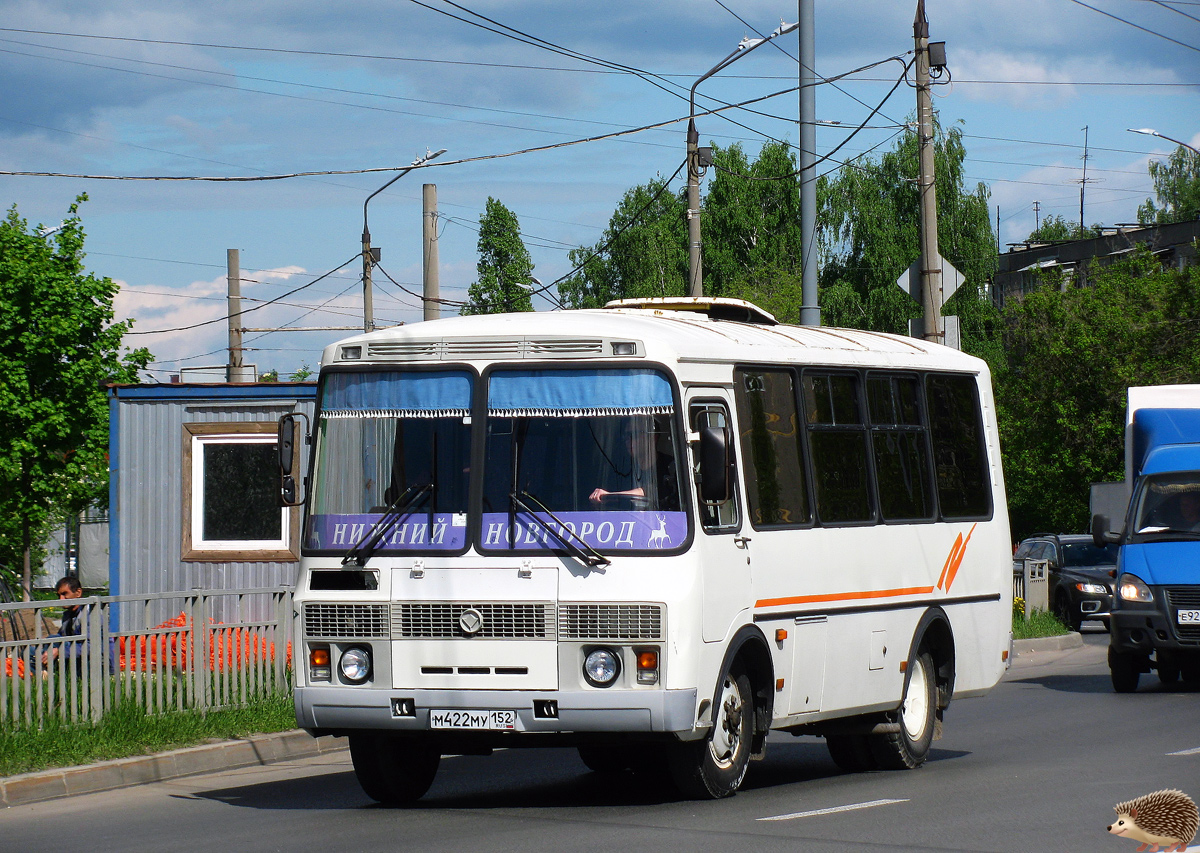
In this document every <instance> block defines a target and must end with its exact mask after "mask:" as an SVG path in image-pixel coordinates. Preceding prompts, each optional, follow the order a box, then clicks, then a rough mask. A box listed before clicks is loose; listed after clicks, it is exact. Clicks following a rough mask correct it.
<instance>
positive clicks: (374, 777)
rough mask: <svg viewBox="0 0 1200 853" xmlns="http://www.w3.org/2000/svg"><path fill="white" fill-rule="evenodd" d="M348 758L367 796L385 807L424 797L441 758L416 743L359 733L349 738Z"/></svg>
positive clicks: (382, 735)
mask: <svg viewBox="0 0 1200 853" xmlns="http://www.w3.org/2000/svg"><path fill="white" fill-rule="evenodd" d="M350 759H351V761H352V762H353V763H354V775H355V776H356V777H358V784H359V785H361V786H362V789H363V792H364V793H365V794H366V795H367V796H368V797H370V798H371V799H372V800H375V801H376V802H378V803H383V804H384V805H386V806H401V805H405V804H407V803H411V802H414V801H416V800H419V799H421V797H423V796H424V795H425V792H426V791H428V790H429V786H430V785H432V784H433V777H434V776H436V775H437V771H438V764H440V763H441V760H442V756H441V753H439V752H437V751H435V750H434V749H431V748H430V747H428V746H426V745H424V744H422V743H420V742H419V741H417V740H412V739H408V738H398V737H395V736H393V735H388V734H382V733H376V732H359V733H357V734H352V735H350Z"/></svg>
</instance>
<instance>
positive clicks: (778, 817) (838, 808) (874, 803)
mask: <svg viewBox="0 0 1200 853" xmlns="http://www.w3.org/2000/svg"><path fill="white" fill-rule="evenodd" d="M907 802H908V800H871V801H870V802H869V803H851V804H850V805H846V806H834V807H833V808H831V809H814V810H813V811H811V812H793V813H792V814H779V815H775V816H774V817H760V818H757V820H795V819H796V818H801V817H816V816H817V815H823V814H838V813H839V812H852V811H856V810H857V809H873V808H875V807H876V806H890V805H892V804H894V803H907Z"/></svg>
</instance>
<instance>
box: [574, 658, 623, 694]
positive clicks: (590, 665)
mask: <svg viewBox="0 0 1200 853" xmlns="http://www.w3.org/2000/svg"><path fill="white" fill-rule="evenodd" d="M620 674H621V657H620V655H618V654H617V653H616V652H614V651H613V650H612V649H592V650H591V651H590V652H588V654H587V657H585V658H584V659H583V677H584V678H585V679H587V683H588V684H590V685H592V686H593V687H608V686H609V685H610V684H612V683H613V682H614V681H616V680H617V676H618V675H620Z"/></svg>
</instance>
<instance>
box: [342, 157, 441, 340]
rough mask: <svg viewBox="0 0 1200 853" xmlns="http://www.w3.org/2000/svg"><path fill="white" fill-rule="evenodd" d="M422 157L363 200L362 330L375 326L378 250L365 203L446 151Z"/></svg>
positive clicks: (366, 330) (367, 330)
mask: <svg viewBox="0 0 1200 853" xmlns="http://www.w3.org/2000/svg"><path fill="white" fill-rule="evenodd" d="M425 151H426V153H425V156H424V157H421V158H419V159H417V160H413V161H412V165H411V166H409V167H408V168H407V169H403V170H401V171H400V173H399V174H398V175H396V177H394V178H392V179H391V180H390V181H388V182H387V183H386V184H384V185H383V186H381V187H380V188H379V189H377V190H375V192H373V193H371V194H370V195H369V196H367V200H366V201H364V202H363V233H362V262H363V331H364V332H370V331H372V330H373V329H374V328H375V304H374V302H373V300H372V298H371V266H372V265H373V264H375V263H377V262H378V261H379V250H378V249H372V248H371V231H370V230H369V229H368V228H367V205H368V204H370V203H371V199H373V198H375V196H377V195H379V194H380V193H381V192H383V191H384V190H386V189H387V188H388V187H390V186H391V185H392V184H394V183H396V181H398V180H400V179H401V178H403V177H404V176H405V175H407V174H408V173H409V172H411V171H412V170H413V169H415V168H417V167H418V166H424V165H425V164H426V163H428V162H429V161H430V160H432V159H433V158H434V157H440V156H441V155H443V154H445V153H446V149H445V148H439V149H438V150H437V151H434V152H432V153H430V152H429V149H425Z"/></svg>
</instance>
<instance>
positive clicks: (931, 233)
mask: <svg viewBox="0 0 1200 853" xmlns="http://www.w3.org/2000/svg"><path fill="white" fill-rule="evenodd" d="M913 37H914V39H915V41H916V61H917V144H918V146H919V152H920V177H919V178H918V181H917V190H918V192H919V193H920V195H921V200H920V204H921V207H920V210H921V307H922V309H923V312H924V328H923V332H924V334H923V337H924V339H925V340H927V341H933V342H934V343H941V342H942V337H943V331H942V265H941V254H940V253H939V252H938V221H937V183H936V180H935V178H934V162H933V100H932V98H931V87H930V82H929V20H928V19H927V18H926V17H925V0H917V16H916V18H915V19H914V20H913Z"/></svg>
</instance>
